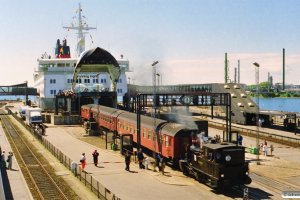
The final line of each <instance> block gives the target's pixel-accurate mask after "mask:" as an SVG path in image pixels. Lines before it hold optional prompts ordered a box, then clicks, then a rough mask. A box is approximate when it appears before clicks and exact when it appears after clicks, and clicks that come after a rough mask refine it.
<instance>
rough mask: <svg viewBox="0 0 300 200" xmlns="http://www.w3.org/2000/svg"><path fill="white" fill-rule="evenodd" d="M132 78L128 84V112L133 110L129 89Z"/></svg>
mask: <svg viewBox="0 0 300 200" xmlns="http://www.w3.org/2000/svg"><path fill="white" fill-rule="evenodd" d="M130 79H131V78H130V77H128V84H127V93H128V110H129V111H130V110H131V97H130V89H129V85H130Z"/></svg>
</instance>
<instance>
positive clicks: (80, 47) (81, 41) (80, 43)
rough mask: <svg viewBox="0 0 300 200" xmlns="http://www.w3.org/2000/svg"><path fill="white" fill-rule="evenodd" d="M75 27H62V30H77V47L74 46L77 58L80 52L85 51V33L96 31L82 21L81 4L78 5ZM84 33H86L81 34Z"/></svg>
mask: <svg viewBox="0 0 300 200" xmlns="http://www.w3.org/2000/svg"><path fill="white" fill-rule="evenodd" d="M77 11H78V12H77V20H78V22H77V26H76V25H75V26H74V25H73V24H72V25H71V26H63V28H64V29H68V30H77V46H76V53H77V56H78V57H79V56H80V54H81V53H82V52H84V51H85V34H86V33H88V32H87V31H89V30H93V29H96V27H89V26H88V24H87V23H86V22H85V21H84V20H82V18H83V16H82V8H81V4H80V3H79V8H78V10H77ZM83 31H86V32H83Z"/></svg>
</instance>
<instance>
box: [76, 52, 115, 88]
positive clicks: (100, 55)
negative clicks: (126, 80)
mask: <svg viewBox="0 0 300 200" xmlns="http://www.w3.org/2000/svg"><path fill="white" fill-rule="evenodd" d="M82 72H94V73H98V74H100V73H104V72H106V73H108V74H109V76H110V79H111V80H112V82H113V91H115V90H116V85H117V81H118V79H119V77H120V73H121V69H120V66H119V64H118V61H117V60H116V59H115V58H114V57H113V56H112V55H111V54H110V53H109V52H108V51H106V50H104V49H102V48H100V47H97V48H94V49H90V50H87V51H85V52H83V53H82V54H81V56H80V58H79V59H78V61H77V64H76V66H75V69H74V75H73V80H74V81H73V84H72V90H73V91H74V88H75V85H76V80H77V76H78V74H79V73H82Z"/></svg>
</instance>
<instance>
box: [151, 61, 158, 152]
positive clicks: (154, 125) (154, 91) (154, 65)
mask: <svg viewBox="0 0 300 200" xmlns="http://www.w3.org/2000/svg"><path fill="white" fill-rule="evenodd" d="M157 64H158V61H155V62H153V63H152V67H153V68H152V70H153V71H152V72H153V74H152V78H153V82H152V83H153V97H152V110H153V112H152V113H153V130H154V132H153V134H154V135H153V137H154V136H157V132H156V75H157V74H156V65H157ZM155 144H156V141H154V142H153V149H154V151H153V157H154V158H155V153H154V152H155V150H156V145H155Z"/></svg>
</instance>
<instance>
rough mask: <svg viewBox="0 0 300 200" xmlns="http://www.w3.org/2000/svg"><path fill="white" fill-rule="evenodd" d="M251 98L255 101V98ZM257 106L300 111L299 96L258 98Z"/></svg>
mask: <svg viewBox="0 0 300 200" xmlns="http://www.w3.org/2000/svg"><path fill="white" fill-rule="evenodd" d="M253 100H254V101H255V102H256V98H253ZM259 108H260V109H262V110H277V111H284V112H299V113H300V98H259Z"/></svg>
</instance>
